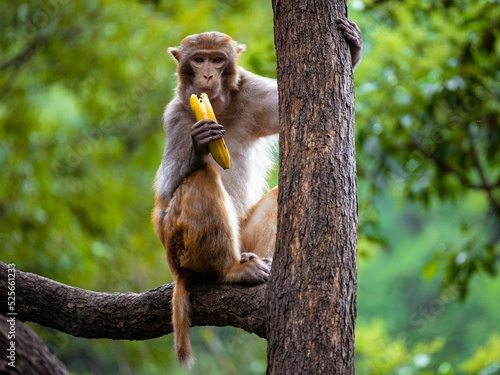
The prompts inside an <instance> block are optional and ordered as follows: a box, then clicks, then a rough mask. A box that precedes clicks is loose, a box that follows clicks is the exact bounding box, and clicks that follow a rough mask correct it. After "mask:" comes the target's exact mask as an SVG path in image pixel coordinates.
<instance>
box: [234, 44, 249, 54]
mask: <svg viewBox="0 0 500 375" xmlns="http://www.w3.org/2000/svg"><path fill="white" fill-rule="evenodd" d="M246 49H247V46H245V45H244V44H238V45H237V46H236V53H237V54H238V55H241V53H242V52H243V51H245V50H246Z"/></svg>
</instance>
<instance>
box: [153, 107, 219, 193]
mask: <svg viewBox="0 0 500 375" xmlns="http://www.w3.org/2000/svg"><path fill="white" fill-rule="evenodd" d="M163 117H164V123H165V131H166V133H167V141H166V143H165V150H164V152H163V158H162V162H161V165H160V168H159V170H158V173H157V175H156V182H155V189H156V194H157V196H160V197H161V199H162V200H163V201H164V202H168V201H170V199H171V198H172V195H173V193H174V191H175V190H176V189H177V188H178V187H179V186H180V185H181V183H182V181H183V180H184V179H185V178H186V177H188V176H189V175H190V174H191V173H193V172H194V171H195V170H197V169H199V168H200V167H202V166H204V165H205V164H206V157H207V155H208V143H209V142H211V141H213V140H216V139H220V138H222V137H223V136H224V129H223V127H222V126H221V125H219V124H217V123H215V122H214V121H212V120H202V121H198V122H195V123H194V124H193V123H192V121H193V119H194V117H193V115H192V114H191V113H190V112H187V111H186V110H185V109H184V108H183V107H182V106H179V105H176V104H175V102H173V103H172V105H169V106H168V107H167V109H166V111H165V114H164V116H163Z"/></svg>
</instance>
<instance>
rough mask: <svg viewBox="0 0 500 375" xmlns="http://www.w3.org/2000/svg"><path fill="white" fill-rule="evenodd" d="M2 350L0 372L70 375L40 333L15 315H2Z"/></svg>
mask: <svg viewBox="0 0 500 375" xmlns="http://www.w3.org/2000/svg"><path fill="white" fill-rule="evenodd" d="M0 351H1V355H2V357H0V374H8V375H15V374H19V375H41V374H43V375H69V371H68V370H67V369H66V367H65V366H64V365H63V364H62V362H61V361H59V359H57V357H56V356H55V355H54V354H52V353H51V352H50V350H49V349H48V348H47V347H46V346H45V344H44V343H43V342H42V341H40V339H39V338H38V336H37V335H36V334H35V333H34V332H33V331H32V330H30V329H29V328H28V327H27V326H26V325H25V324H24V323H23V322H22V321H20V320H18V319H17V318H16V317H14V316H4V315H0ZM12 354H13V355H12Z"/></svg>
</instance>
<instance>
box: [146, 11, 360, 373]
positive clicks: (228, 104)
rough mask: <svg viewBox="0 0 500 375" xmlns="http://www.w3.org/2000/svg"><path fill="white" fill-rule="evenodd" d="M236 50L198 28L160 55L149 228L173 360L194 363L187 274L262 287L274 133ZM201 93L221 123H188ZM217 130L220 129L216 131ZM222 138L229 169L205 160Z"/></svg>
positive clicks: (353, 45)
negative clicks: (159, 136)
mask: <svg viewBox="0 0 500 375" xmlns="http://www.w3.org/2000/svg"><path fill="white" fill-rule="evenodd" d="M338 24H339V27H340V29H341V30H342V32H343V34H344V36H345V38H346V40H347V42H348V44H349V47H350V52H351V58H352V64H353V66H356V65H357V64H358V62H359V60H360V58H361V49H362V38H361V32H360V30H359V28H358V27H357V26H356V24H354V23H353V22H352V21H349V20H347V19H342V20H339V23H338ZM244 50H245V46H244V45H241V44H238V43H237V42H236V41H234V40H232V39H231V37H229V36H228V35H225V34H222V33H219V32H207V33H202V34H195V35H190V36H188V37H186V38H184V39H183V40H182V42H181V45H180V46H179V47H177V48H170V49H169V52H170V53H171V54H172V56H173V57H174V59H175V60H176V62H177V64H178V66H177V79H178V83H177V88H176V96H175V97H174V98H173V100H172V101H171V102H170V103H169V104H168V106H167V107H166V109H165V112H164V115H163V119H164V130H165V132H166V135H167V139H166V144H165V150H164V153H163V158H162V162H161V165H160V167H159V169H158V172H157V175H156V179H155V205H154V209H153V214H152V217H153V223H154V226H155V230H156V233H157V235H158V237H159V238H160V240H161V242H162V244H163V246H164V247H165V251H166V256H167V261H168V264H169V266H170V269H171V271H172V273H173V275H174V277H175V281H176V283H175V287H174V292H173V297H172V324H173V328H174V335H175V351H176V356H177V359H178V360H179V362H180V363H182V364H183V365H185V366H187V367H188V368H190V367H191V366H192V365H193V363H194V358H193V355H192V353H191V345H190V340H189V327H190V320H189V313H190V302H189V283H190V280H192V278H193V276H194V275H195V274H213V275H216V276H217V277H218V278H219V279H220V280H221V281H222V282H228V283H245V284H249V285H256V284H261V283H264V282H265V281H267V279H268V277H269V272H270V268H271V258H272V255H273V252H274V246H275V237H276V225H277V196H278V195H277V194H278V191H277V188H274V189H271V190H270V191H269V192H268V193H267V194H266V195H265V196H263V197H262V194H263V191H264V189H265V188H266V178H267V175H268V171H269V169H270V168H271V167H272V164H273V163H272V153H271V146H272V145H271V142H270V140H269V139H268V138H269V137H268V136H271V135H275V134H277V133H278V132H279V119H278V92H277V86H276V81H275V80H272V79H269V78H264V77H261V76H258V75H255V74H252V73H250V72H248V71H246V70H245V69H243V68H242V67H239V66H238V59H239V57H240V54H241V53H242V52H243V51H244ZM202 93H206V94H207V95H208V98H209V99H210V102H211V104H212V107H213V111H214V113H215V115H216V116H217V119H218V121H219V122H220V123H216V122H215V121H213V120H208V119H206V120H201V121H196V118H195V115H194V114H193V112H192V110H191V106H190V97H191V95H192V94H195V95H201V94H202ZM221 124H223V125H221ZM222 138H224V139H225V142H226V144H227V149H228V151H229V154H230V156H231V168H230V169H228V170H224V169H222V168H221V167H219V166H218V165H217V163H216V162H215V161H214V159H213V158H212V157H211V156H210V155H209V147H208V144H209V143H210V142H212V141H216V140H219V139H222Z"/></svg>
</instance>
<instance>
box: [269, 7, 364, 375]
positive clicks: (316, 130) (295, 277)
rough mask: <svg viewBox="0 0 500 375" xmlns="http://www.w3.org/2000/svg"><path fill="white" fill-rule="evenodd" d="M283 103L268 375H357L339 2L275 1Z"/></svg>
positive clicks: (351, 182) (349, 153) (350, 91)
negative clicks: (337, 21)
mask: <svg viewBox="0 0 500 375" xmlns="http://www.w3.org/2000/svg"><path fill="white" fill-rule="evenodd" d="M273 10H274V22H275V45H276V54H277V58H278V61H277V64H278V91H279V99H280V122H281V129H282V131H281V134H280V175H279V186H280V191H279V209H278V240H277V244H276V253H275V255H274V261H273V272H272V277H271V280H270V283H269V286H268V291H267V301H268V302H267V317H266V318H267V324H266V327H267V338H268V370H267V373H268V374H341V375H349V374H354V325H355V318H356V232H357V193H356V164H355V148H354V88H353V80H352V66H351V60H350V54H349V50H348V46H347V44H346V42H345V40H344V38H343V36H342V34H341V33H340V30H339V29H338V28H337V26H336V19H337V18H340V17H346V16H347V8H346V4H345V1H340V0H337V1H319V0H316V1H314V0H309V1H306V0H304V1H290V0H273Z"/></svg>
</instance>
